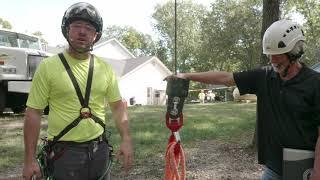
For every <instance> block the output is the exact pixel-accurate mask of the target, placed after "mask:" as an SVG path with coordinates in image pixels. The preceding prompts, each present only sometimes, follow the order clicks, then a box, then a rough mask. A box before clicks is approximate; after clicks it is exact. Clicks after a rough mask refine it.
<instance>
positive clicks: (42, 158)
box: [37, 138, 53, 180]
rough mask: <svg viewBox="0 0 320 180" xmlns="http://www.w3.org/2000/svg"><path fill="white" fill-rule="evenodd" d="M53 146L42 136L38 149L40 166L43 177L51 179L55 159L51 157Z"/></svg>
mask: <svg viewBox="0 0 320 180" xmlns="http://www.w3.org/2000/svg"><path fill="white" fill-rule="evenodd" d="M51 152H52V147H51V146H50V145H49V142H48V140H47V138H41V145H40V146H39V149H38V154H37V161H38V164H39V166H40V170H41V174H42V177H44V179H46V180H50V179H51V177H52V173H53V164H52V163H53V161H52V158H51V157H50V156H51V155H50V154H51Z"/></svg>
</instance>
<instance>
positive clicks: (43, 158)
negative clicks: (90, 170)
mask: <svg viewBox="0 0 320 180" xmlns="http://www.w3.org/2000/svg"><path fill="white" fill-rule="evenodd" d="M58 56H59V58H60V60H61V62H62V64H63V65H64V67H65V69H66V71H67V73H68V75H69V77H70V79H71V81H72V84H73V86H74V88H75V90H76V93H77V96H78V99H79V101H80V104H81V108H80V112H79V116H78V117H77V118H76V119H75V120H73V121H72V122H71V123H70V124H69V125H67V126H66V127H65V128H64V129H63V130H62V131H61V132H60V133H59V134H58V135H57V136H54V137H53V140H52V141H48V139H47V138H41V140H42V144H41V145H40V146H39V151H38V154H37V161H38V163H39V166H40V169H41V173H42V176H43V178H44V179H45V180H53V176H52V173H53V162H54V161H55V160H57V159H59V158H60V157H61V156H62V154H63V153H64V151H65V148H62V150H61V151H59V152H58V153H55V152H54V151H53V146H54V145H55V144H56V143H58V140H59V139H60V138H61V137H63V136H64V135H65V134H67V133H68V132H69V131H70V130H71V129H72V128H74V127H76V126H77V125H78V124H79V123H80V121H81V120H82V119H86V118H91V119H93V120H94V121H95V122H96V123H98V124H100V125H101V126H102V127H103V129H104V132H103V134H102V140H103V141H106V142H107V135H106V132H107V130H106V128H105V124H104V123H103V121H102V120H101V119H100V118H99V117H97V116H95V115H93V114H92V113H91V108H90V107H89V97H90V92H91V84H92V77H93V67H94V58H93V55H92V54H91V55H90V62H89V72H88V79H87V85H86V91H85V97H84V98H83V96H82V93H81V90H80V87H79V84H78V83H77V80H76V78H75V76H74V75H73V73H72V71H71V68H70V66H69V64H68V62H67V60H66V59H65V57H64V55H63V54H62V53H59V54H58ZM109 135H110V134H109ZM107 144H108V146H109V161H108V162H107V165H106V167H107V168H106V170H105V172H104V173H103V174H102V176H101V177H100V178H98V180H102V179H103V178H104V177H105V175H106V174H107V173H108V172H109V171H110V169H111V166H112V161H113V155H112V153H113V148H112V146H111V145H109V143H107Z"/></svg>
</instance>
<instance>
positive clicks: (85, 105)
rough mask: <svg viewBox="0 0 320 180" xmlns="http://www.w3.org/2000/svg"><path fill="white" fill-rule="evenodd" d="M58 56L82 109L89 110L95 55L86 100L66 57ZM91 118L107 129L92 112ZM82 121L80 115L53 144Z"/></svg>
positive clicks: (55, 138) (60, 54) (91, 65)
mask: <svg viewBox="0 0 320 180" xmlns="http://www.w3.org/2000/svg"><path fill="white" fill-rule="evenodd" d="M58 56H59V58H60V59H61V62H62V64H63V66H64V67H65V69H66V71H67V73H68V75H69V77H70V79H71V82H72V84H73V86H74V88H75V90H76V93H77V96H78V99H79V101H80V104H81V106H82V108H89V98H90V92H91V84H92V77H93V67H94V60H93V55H90V62H89V73H88V79H87V85H86V92H85V98H83V96H82V93H81V90H80V87H79V84H78V82H77V80H76V78H75V76H74V75H73V73H72V71H71V68H70V66H69V64H68V62H67V60H66V58H65V57H64V55H63V54H62V53H59V54H58ZM82 108H81V109H82ZM81 109H80V111H81ZM89 110H90V108H89ZM90 111H91V110H90ZM90 117H91V118H92V119H93V120H94V121H95V122H96V123H99V124H100V125H101V126H102V127H103V129H105V125H104V123H103V122H102V120H101V119H100V118H98V117H96V116H94V115H93V114H91V112H90ZM82 119H83V117H82V116H81V115H80V116H79V117H78V118H76V119H75V120H74V121H72V122H71V123H70V124H69V125H68V126H66V127H65V128H64V129H63V130H62V131H61V132H60V133H59V134H58V135H57V136H55V137H53V142H52V144H54V143H56V142H57V141H58V140H59V139H60V138H61V137H62V136H64V135H65V134H66V133H68V132H69V131H70V130H71V129H72V128H74V127H76V126H77V125H78V124H79V123H80V121H81V120H82Z"/></svg>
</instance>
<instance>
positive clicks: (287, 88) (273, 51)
mask: <svg viewBox="0 0 320 180" xmlns="http://www.w3.org/2000/svg"><path fill="white" fill-rule="evenodd" d="M304 41H305V36H304V33H303V30H302V28H301V27H300V26H299V25H298V24H296V23H294V22H292V21H290V20H279V21H276V22H274V23H273V24H272V25H271V26H270V27H269V28H268V29H267V30H266V32H265V34H264V37H263V53H264V54H266V55H267V56H268V58H269V60H270V64H271V66H268V67H262V68H259V69H254V70H250V71H245V72H236V73H229V72H200V73H181V74H178V75H176V76H170V77H168V78H175V77H178V78H182V79H189V80H192V81H198V82H203V83H207V84H223V85H226V86H234V85H236V86H237V87H238V88H239V91H240V94H247V93H251V94H256V95H257V98H258V99H257V133H258V141H257V142H258V161H259V163H260V164H263V165H265V167H266V168H265V171H264V173H263V175H262V178H261V179H262V180H281V179H282V159H283V157H282V151H283V148H294V149H304V150H315V156H316V157H315V162H314V169H313V171H312V176H311V180H319V179H320V175H319V171H320V167H319V166H320V159H319V158H320V155H319V153H320V140H319V142H317V141H318V139H319V138H318V136H319V129H318V127H319V125H320V113H319V110H320V74H319V73H317V72H315V71H313V70H312V69H310V68H308V67H307V66H306V65H305V64H303V63H302V62H299V59H300V57H301V56H302V55H303V54H304Z"/></svg>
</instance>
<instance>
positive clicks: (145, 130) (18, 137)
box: [0, 102, 256, 174]
mask: <svg viewBox="0 0 320 180" xmlns="http://www.w3.org/2000/svg"><path fill="white" fill-rule="evenodd" d="M255 106H256V104H254V103H249V104H243V103H233V102H230V103H216V104H205V105H202V104H192V105H189V104H186V105H185V106H184V111H183V112H184V116H185V119H184V126H183V127H182V129H181V131H180V136H181V140H182V143H183V144H184V146H185V147H192V146H193V144H194V142H197V141H199V140H210V139H217V140H221V141H226V142H237V143H240V144H248V142H250V139H251V138H252V134H253V131H254V126H255V125H254V124H255V115H256V113H255V112H256V111H255ZM165 111H166V107H165V106H139V107H130V108H129V118H130V128H131V134H132V137H133V143H134V148H135V163H138V164H139V163H141V162H143V161H144V159H145V158H146V157H154V156H155V155H156V154H159V153H161V154H163V153H165V149H166V146H167V141H168V137H169V135H170V131H169V130H168V129H167V127H166V125H165ZM106 116H107V117H110V113H107V115H106ZM11 121H12V122H22V121H23V117H16V119H15V118H13V119H12V118H8V117H6V118H3V117H0V174H3V173H5V172H8V171H12V169H14V168H15V167H17V166H21V164H22V162H23V133H22V127H21V126H19V127H15V128H13V127H10V128H7V127H4V126H3V125H4V124H9V123H11ZM107 126H108V127H109V129H110V131H111V134H112V135H111V138H110V142H111V143H112V144H113V145H114V148H115V149H117V148H118V146H119V143H120V137H119V134H118V133H117V131H116V129H115V127H114V123H113V122H111V123H109V124H108V125H107ZM43 130H44V129H43ZM43 130H42V132H41V134H42V135H44V131H43Z"/></svg>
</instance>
